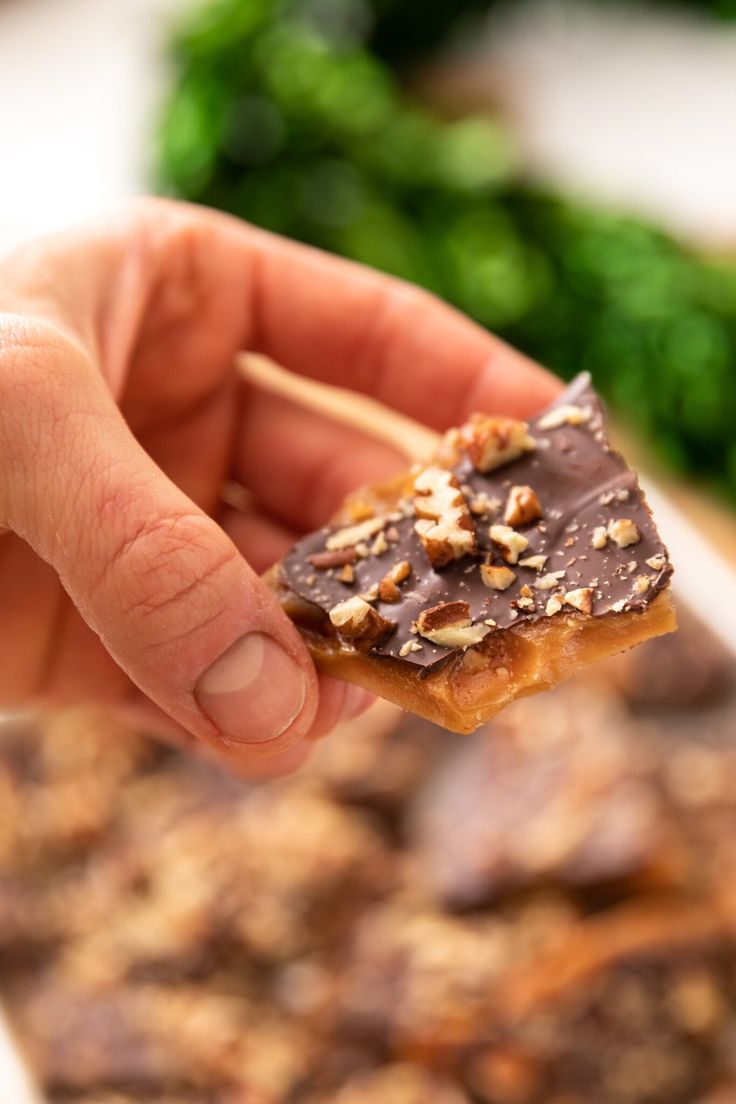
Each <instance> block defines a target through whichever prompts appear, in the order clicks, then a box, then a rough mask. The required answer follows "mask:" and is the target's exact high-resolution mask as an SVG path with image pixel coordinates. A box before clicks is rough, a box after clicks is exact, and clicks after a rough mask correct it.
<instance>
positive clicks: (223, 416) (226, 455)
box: [127, 377, 237, 514]
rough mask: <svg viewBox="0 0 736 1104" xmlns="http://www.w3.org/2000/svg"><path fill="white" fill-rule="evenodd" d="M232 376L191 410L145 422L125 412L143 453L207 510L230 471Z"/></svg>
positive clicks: (211, 507)
mask: <svg viewBox="0 0 736 1104" xmlns="http://www.w3.org/2000/svg"><path fill="white" fill-rule="evenodd" d="M236 384H237V380H236V379H235V378H234V377H228V379H227V380H226V381H224V383H223V385H221V386H220V387H218V388H217V389H215V390H214V391H213V392H212V394H210V395H208V396H207V397H206V398H205V399H204V400H203V401H202V402H200V403H197V404H196V405H195V406H194V407H193V408H192V409H191V410H190V411H187V412H186V413H184V414H183V415H182V414H177V415H175V416H174V417H173V418H172V417H170V418H163V419H161V420H160V421H159V422H157V423H156V424H155V425H150V424H149V420H148V419H147V418H140V417H139V418H136V417H132V418H131V417H130V415H129V416H128V419H127V420H128V424H129V425H130V427H131V429H132V430H133V432H134V433H135V435H136V437H137V438H138V440H139V441H140V443H141V444H142V446H143V448H144V449H145V450H146V452H147V453H148V455H149V456H150V457H151V458H152V459H153V460H154V461H155V462H156V463H157V464H158V466H159V467H160V468H161V469H162V470H163V471H165V472H166V474H167V475H168V477H169V479H170V480H171V481H172V483H175V484H176V485H177V487H179V489H180V490H182V491H183V492H184V494H185V495H187V497H188V498H190V499H191V500H192V501H193V502H196V504H197V505H198V506H199V507H200V508H201V509H202V510H204V511H205V512H206V513H209V514H211V513H213V512H214V510H215V508H216V506H217V502H218V499H219V494H220V489H221V487H222V484H223V482H224V481H225V479H226V478H227V476H228V474H229V472H230V466H231V454H232V447H233V434H234V430H235V413H236V409H235V401H234V393H235V386H236Z"/></svg>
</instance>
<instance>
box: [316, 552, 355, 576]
mask: <svg viewBox="0 0 736 1104" xmlns="http://www.w3.org/2000/svg"><path fill="white" fill-rule="evenodd" d="M357 558H358V553H357V552H356V551H355V548H340V549H337V550H336V551H335V552H314V553H313V554H312V555H311V556H307V563H310V564H311V565H312V567H316V568H317V570H318V571H326V570H327V568H329V567H342V566H343V564H354V563H355V561H356V560H357Z"/></svg>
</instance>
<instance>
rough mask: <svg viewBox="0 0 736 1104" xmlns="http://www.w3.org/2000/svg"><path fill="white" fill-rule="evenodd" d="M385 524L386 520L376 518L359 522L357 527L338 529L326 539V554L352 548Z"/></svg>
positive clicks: (350, 526)
mask: <svg viewBox="0 0 736 1104" xmlns="http://www.w3.org/2000/svg"><path fill="white" fill-rule="evenodd" d="M385 524H386V518H383V517H377V518H369V519H368V520H367V521H361V522H360V523H359V524H358V525H349V526H348V527H347V528H346V529H338V530H337V532H336V533H333V534H332V535H331V536H329V537H328V538H327V540H326V541H325V548H326V549H327V551H328V552H335V551H337V550H338V549H340V548H351V547H354V546H355V545H356V544H360V543H361V541H366V540H368V538H369V537H372V536H374V535H375V534H376V533H377V532H378V531H379V529H383V527H384V526H385Z"/></svg>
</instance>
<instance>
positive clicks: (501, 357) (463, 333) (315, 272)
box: [251, 230, 561, 429]
mask: <svg viewBox="0 0 736 1104" xmlns="http://www.w3.org/2000/svg"><path fill="white" fill-rule="evenodd" d="M251 233H252V234H253V237H254V245H255V248H256V249H257V251H258V263H257V267H256V269H255V277H256V279H257V287H256V290H255V302H256V304H257V315H256V317H255V318H254V319H253V331H252V332H253V334H254V335H255V343H256V347H257V351H259V352H262V353H265V354H266V355H267V356H270V357H272V358H273V359H274V360H275V361H277V362H278V363H279V364H282V365H284V366H285V367H286V368H289V369H291V370H292V371H294V372H299V373H302V374H303V375H306V376H311V377H313V378H315V379H319V380H322V381H324V382H327V383H332V384H337V385H340V386H343V387H350V388H352V389H353V390H356V391H361V392H364V393H366V394H369V395H371V396H372V397H374V398H376V399H379V400H380V401H381V402H384V403H385V404H386V405H388V406H390V407H392V408H394V409H396V410H399V411H401V412H402V413H404V414H408V415H410V416H411V417H413V418H416V419H417V420H418V421H422V422H425V423H426V424H428V425H431V426H434V427H436V428H438V429H443V428H446V427H447V426H450V425H454V424H457V423H459V422H461V421H463V420H464V419H465V418H466V417H467V416H468V415H469V414H470V413H472V412H473V411H474V410H489V411H495V412H498V413H503V414H509V415H512V416H515V417H527V416H528V415H530V414H532V413H534V412H536V411H537V410H539V409H541V408H542V407H543V406H545V405H546V404H547V403H549V402H550V401H552V399H554V398H555V396H556V395H557V394H558V393H559V390H560V387H561V385H560V383H559V381H558V380H557V379H556V378H555V377H554V376H552V375H551V374H550V373H548V372H546V371H545V370H544V369H542V368H541V367H539V365H537V364H535V363H534V362H533V361H531V360H529V359H528V358H527V357H525V356H523V355H522V354H521V353H519V352H517V351H516V350H515V349H512V348H511V347H510V346H509V345H507V344H506V343H505V342H503V341H501V340H499V339H498V338H496V337H493V336H492V335H491V334H489V333H488V332H487V331H485V330H484V329H482V328H481V327H480V326H477V325H475V324H474V323H473V322H471V321H470V319H468V318H467V317H466V316H465V315H463V314H461V313H460V312H459V311H456V310H454V309H452V308H451V307H449V306H447V305H446V304H445V303H443V302H441V301H440V300H439V299H437V298H436V297H435V296H433V295H430V294H429V293H428V292H425V291H422V290H420V289H419V288H416V287H414V286H413V285H410V284H407V283H404V282H402V281H400V280H395V279H392V278H389V277H387V276H383V275H381V274H379V273H377V272H373V271H371V270H369V269H366V268H363V267H362V266H360V265H356V264H352V263H350V262H348V261H343V260H339V259H336V258H334V257H330V256H328V255H327V254H324V253H320V252H319V251H317V250H314V249H310V248H308V247H306V246H302V245H298V244H296V243H294V242H289V241H287V240H286V239H282V238H278V237H275V236H273V235H270V234H267V233H266V232H264V231H254V230H253V231H251Z"/></svg>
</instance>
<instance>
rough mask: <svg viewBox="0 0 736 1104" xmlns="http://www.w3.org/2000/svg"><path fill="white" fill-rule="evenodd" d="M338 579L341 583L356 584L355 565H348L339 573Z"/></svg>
mask: <svg viewBox="0 0 736 1104" xmlns="http://www.w3.org/2000/svg"><path fill="white" fill-rule="evenodd" d="M337 577H338V579H339V580H340V582H341V583H354V582H355V571H354V570H353V565H352V564H349V563H346V564H345V566H344V567H343V569H342V571H340V572H339V573H338V576H337Z"/></svg>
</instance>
